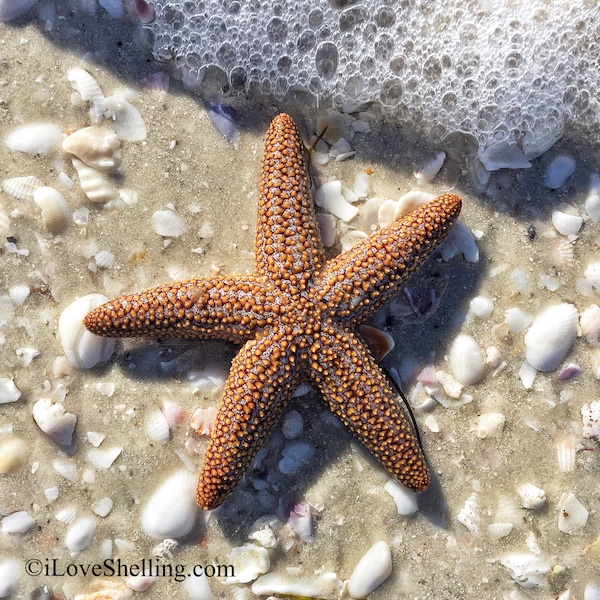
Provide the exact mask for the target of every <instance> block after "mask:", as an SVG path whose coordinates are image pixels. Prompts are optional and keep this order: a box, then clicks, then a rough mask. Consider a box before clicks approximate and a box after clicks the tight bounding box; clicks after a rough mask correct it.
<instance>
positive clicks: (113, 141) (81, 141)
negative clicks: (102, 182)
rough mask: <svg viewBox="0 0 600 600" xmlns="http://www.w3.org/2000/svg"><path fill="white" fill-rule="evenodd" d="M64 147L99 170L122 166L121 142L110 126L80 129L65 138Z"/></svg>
mask: <svg viewBox="0 0 600 600" xmlns="http://www.w3.org/2000/svg"><path fill="white" fill-rule="evenodd" d="M62 148H63V150H64V151H65V152H68V153H69V154H73V155H74V156H76V157H77V158H78V159H79V160H81V161H83V162H84V163H85V164H86V165H88V166H89V167H92V168H93V169H96V170H98V171H104V172H115V171H117V170H118V169H119V167H120V166H121V142H120V141H119V138H118V137H117V134H116V133H115V132H114V131H112V130H111V129H109V128H108V127H101V126H98V125H92V126H90V127H84V128H83V129H78V130H77V131H76V132H75V133H72V134H71V135H69V136H68V137H66V138H65V139H64V140H63V143H62Z"/></svg>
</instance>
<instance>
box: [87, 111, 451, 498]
mask: <svg viewBox="0 0 600 600" xmlns="http://www.w3.org/2000/svg"><path fill="white" fill-rule="evenodd" d="M460 206H461V200H460V198H459V197H458V196H455V195H453V194H447V195H445V196H440V197H439V198H436V199H435V200H433V201H431V202H429V203H428V204H426V205H424V206H422V207H420V208H418V209H417V210H415V211H414V212H412V213H411V214H409V215H407V216H405V217H404V218H402V219H401V220H399V221H397V222H395V223H394V224H392V225H390V226H389V227H386V228H385V229H382V230H380V231H378V232H377V233H374V234H373V235H371V236H370V237H369V238H367V239H365V240H363V241H361V242H360V243H358V244H356V245H355V246H354V247H353V248H352V249H350V250H349V251H347V252H344V253H343V254H340V255H339V256H337V257H336V258H334V259H333V260H330V261H329V262H327V261H326V260H325V254H324V251H323V245H322V243H321V239H320V236H319V231H318V227H317V224H316V221H315V214H314V208H313V204H312V199H311V195H310V181H309V175H308V170H307V166H306V162H305V158H304V145H303V143H302V139H301V138H300V134H299V133H298V131H297V129H296V126H295V125H294V122H293V121H292V119H291V118H290V117H289V116H288V115H285V114H281V115H279V116H277V117H275V119H274V120H273V122H272V123H271V126H270V127H269V131H268V133H267V140H266V145H265V153H264V158H263V165H262V174H261V181H260V192H259V200H258V223H257V228H256V238H255V263H256V268H255V272H254V273H253V274H251V275H237V276H230V277H227V276H224V277H221V276H217V277H204V278H201V279H191V280H189V281H183V282H181V283H170V284H167V285H164V286H162V287H157V288H154V289H152V290H148V291H145V292H141V293H139V294H132V295H128V296H122V297H120V298H117V299H116V300H112V301H111V302H107V303H106V304H104V305H102V306H100V307H98V308H96V309H95V310H93V311H92V312H90V313H89V314H88V315H87V316H86V318H85V325H86V327H87V328H88V329H89V330H90V331H92V332H93V333H97V334H99V335H105V336H160V337H182V338H222V339H227V340H232V341H234V342H239V343H243V344H244V345H243V346H242V348H241V350H240V351H239V352H238V354H237V356H236V357H235V358H234V360H233V362H232V364H231V372H230V374H229V378H228V379H227V383H226V385H225V391H224V393H223V398H222V399H221V403H220V405H219V410H218V414H217V418H216V422H215V425H214V428H213V430H212V433H211V437H210V442H209V445H208V449H207V451H206V456H205V458H204V465H203V467H202V471H201V473H200V477H199V482H198V490H197V495H196V499H197V501H198V504H199V505H200V506H201V507H202V508H205V509H212V508H215V507H216V506H219V505H220V504H221V503H222V502H223V501H224V500H225V498H226V497H227V496H228V495H229V494H230V492H231V491H232V490H233V488H234V487H235V486H236V484H237V483H238V482H239V481H240V479H241V478H242V476H243V475H244V472H245V471H246V470H247V469H248V467H249V466H250V463H251V461H252V459H253V458H254V456H255V455H256V453H257V452H258V450H259V448H260V447H261V445H262V444H263V442H264V441H265V438H266V437H267V435H268V434H269V432H270V431H271V429H272V428H273V426H274V424H275V423H276V422H277V420H278V419H279V417H280V416H281V414H282V412H283V409H284V407H285V405H286V403H287V401H288V400H289V398H290V397H291V395H292V394H293V392H294V390H295V389H296V388H297V386H298V385H299V384H300V383H301V382H303V381H308V382H310V383H311V384H312V385H313V386H314V387H316V389H317V390H318V391H319V392H320V395H321V397H322V398H323V400H324V401H325V403H326V404H327V406H328V407H329V408H330V409H331V410H332V411H333V412H334V413H335V414H336V415H337V416H338V417H339V418H340V419H341V420H342V422H343V423H344V425H345V426H346V427H348V429H349V430H350V431H351V432H352V433H353V434H354V435H355V436H356V437H357V438H358V439H359V440H360V441H361V442H362V443H363V444H364V445H365V446H366V447H367V449H368V450H369V451H370V452H371V454H372V455H373V456H374V457H375V458H376V459H377V460H378V461H379V462H380V463H381V464H382V465H383V466H384V467H385V468H386V469H387V470H388V471H389V472H390V473H391V474H392V475H393V476H394V477H396V478H397V479H398V480H399V481H401V482H402V483H403V484H404V485H406V486H408V487H409V488H412V489H414V490H417V491H418V490H424V489H426V488H427V486H428V485H429V473H428V471H427V466H426V464H425V460H424V458H423V455H422V453H421V450H420V448H419V446H418V444H417V442H416V440H415V438H414V436H413V434H412V432H411V429H410V427H409V425H408V423H407V421H406V419H405V417H404V415H403V414H402V412H401V411H400V408H399V407H398V405H397V403H396V399H395V394H394V392H393V391H392V389H391V388H390V385H389V384H388V382H387V380H386V378H385V376H384V375H383V373H382V372H381V371H380V369H379V367H378V366H377V364H376V363H375V361H374V359H373V357H372V356H371V354H370V352H369V350H368V349H367V347H366V346H365V343H364V342H363V341H362V340H361V338H360V335H359V334H358V333H357V328H358V325H359V324H360V323H361V322H362V321H364V320H365V319H367V318H368V317H370V316H371V315H372V314H373V313H374V312H375V310H377V308H379V307H380V306H381V305H382V304H383V303H384V302H385V301H386V300H388V299H389V298H390V297H391V296H392V295H393V294H394V293H395V292H396V291H397V290H398V288H399V287H400V286H401V285H402V284H403V283H404V282H406V280H407V279H408V278H409V277H410V275H411V274H412V273H413V272H414V271H415V270H416V269H417V268H418V267H419V266H420V265H421V264H422V263H423V262H424V261H425V260H426V259H427V257H429V256H430V255H431V254H432V253H433V251H434V250H435V249H436V247H437V246H439V244H440V242H441V241H442V240H443V239H444V237H445V236H446V234H447V233H448V231H449V229H450V227H451V226H452V224H453V223H454V222H455V221H456V219H457V217H458V213H459V212H460Z"/></svg>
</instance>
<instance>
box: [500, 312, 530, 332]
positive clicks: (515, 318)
mask: <svg viewBox="0 0 600 600" xmlns="http://www.w3.org/2000/svg"><path fill="white" fill-rule="evenodd" d="M504 315H505V317H504V321H505V323H506V324H507V325H508V329H509V331H510V332H511V333H521V332H522V331H525V330H526V329H527V328H528V327H529V325H530V324H531V321H532V320H533V317H532V316H531V315H529V314H527V313H526V312H525V311H523V310H521V309H520V308H516V307H513V308H509V309H508V310H506V311H504Z"/></svg>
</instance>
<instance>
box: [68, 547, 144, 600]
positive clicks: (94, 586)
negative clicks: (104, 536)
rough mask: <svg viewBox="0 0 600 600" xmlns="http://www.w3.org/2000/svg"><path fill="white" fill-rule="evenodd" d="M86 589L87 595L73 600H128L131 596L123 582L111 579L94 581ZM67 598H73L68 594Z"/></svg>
mask: <svg viewBox="0 0 600 600" xmlns="http://www.w3.org/2000/svg"><path fill="white" fill-rule="evenodd" d="M109 541H110V540H109ZM109 558H110V557H109ZM65 588H66V585H65V586H63V591H65V592H66V589H65ZM87 589H88V591H87V593H85V594H79V595H77V596H75V598H74V600H129V599H130V598H131V597H132V596H133V592H132V591H131V589H130V588H128V587H127V586H126V585H125V583H124V582H123V581H115V580H112V579H111V580H109V579H99V580H94V582H93V583H91V584H90V585H89V586H88V588H87ZM67 597H69V598H71V597H73V596H72V594H69V595H68V596H67Z"/></svg>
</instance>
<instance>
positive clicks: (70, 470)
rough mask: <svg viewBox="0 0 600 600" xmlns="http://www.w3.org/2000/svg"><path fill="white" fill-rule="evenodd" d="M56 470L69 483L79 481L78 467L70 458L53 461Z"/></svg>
mask: <svg viewBox="0 0 600 600" xmlns="http://www.w3.org/2000/svg"><path fill="white" fill-rule="evenodd" d="M52 466H53V467H54V470H55V471H56V472H57V473H58V474H59V475H61V476H62V477H64V478H65V479H67V480H69V481H75V480H76V479H77V466H76V465H75V463H74V462H73V461H72V460H69V459H68V458H56V459H54V460H53V461H52Z"/></svg>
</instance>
